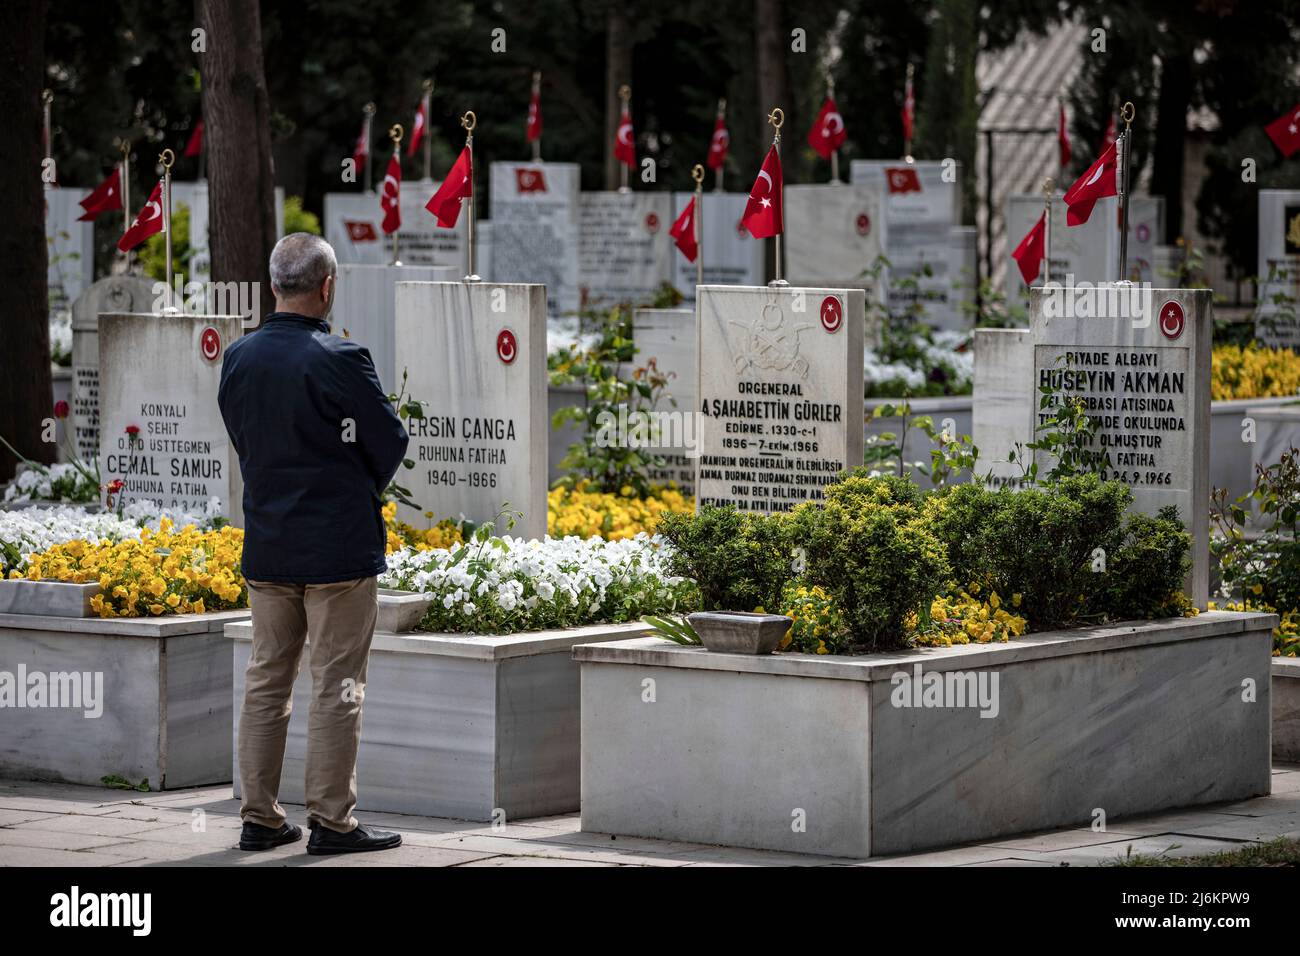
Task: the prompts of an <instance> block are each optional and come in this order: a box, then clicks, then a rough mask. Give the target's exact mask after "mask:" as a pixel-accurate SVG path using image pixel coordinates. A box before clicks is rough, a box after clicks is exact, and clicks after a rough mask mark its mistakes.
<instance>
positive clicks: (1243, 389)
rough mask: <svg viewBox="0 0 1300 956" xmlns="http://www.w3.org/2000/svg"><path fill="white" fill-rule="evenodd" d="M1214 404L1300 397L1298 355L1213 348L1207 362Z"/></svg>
mask: <svg viewBox="0 0 1300 956" xmlns="http://www.w3.org/2000/svg"><path fill="white" fill-rule="evenodd" d="M1210 363H1211V365H1210V396H1211V398H1213V399H1214V400H1215V401H1226V400H1231V399H1241V398H1281V397H1284V396H1290V395H1298V394H1300V353H1296V352H1294V351H1292V350H1291V349H1282V348H1279V349H1271V348H1268V347H1266V346H1263V345H1260V344H1259V343H1258V342H1251V343H1250V344H1249V345H1245V346H1241V345H1216V346H1215V347H1214V350H1213V353H1212V356H1211V359H1210Z"/></svg>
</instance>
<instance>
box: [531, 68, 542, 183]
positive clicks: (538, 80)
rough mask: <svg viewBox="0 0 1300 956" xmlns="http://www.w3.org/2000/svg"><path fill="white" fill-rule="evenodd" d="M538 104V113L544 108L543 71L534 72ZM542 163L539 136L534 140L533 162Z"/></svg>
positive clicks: (534, 99) (534, 88)
mask: <svg viewBox="0 0 1300 956" xmlns="http://www.w3.org/2000/svg"><path fill="white" fill-rule="evenodd" d="M532 101H533V102H534V103H536V104H537V110H538V112H541V109H542V106H541V103H542V71H541V70H533V100H532ZM541 161H542V137H541V136H540V135H539V136H538V137H537V138H536V139H535V140H533V162H535V163H540V162H541Z"/></svg>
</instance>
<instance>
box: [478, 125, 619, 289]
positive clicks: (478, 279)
mask: <svg viewBox="0 0 1300 956" xmlns="http://www.w3.org/2000/svg"><path fill="white" fill-rule="evenodd" d="M460 125H461V126H463V127H465V148H466V149H467V150H469V175H470V184H469V221H468V223H467V224H466V233H467V234H466V236H465V241H466V242H467V243H468V244H469V275H467V276H466V277H465V281H466V282H479V281H480V279H479V276H478V273H476V272H475V271H474V127H475V126H477V125H478V117H477V116H475V115H474V111H473V110H466V111H465V115H464V116H462V117H461V118H460ZM624 168H626V167H624Z"/></svg>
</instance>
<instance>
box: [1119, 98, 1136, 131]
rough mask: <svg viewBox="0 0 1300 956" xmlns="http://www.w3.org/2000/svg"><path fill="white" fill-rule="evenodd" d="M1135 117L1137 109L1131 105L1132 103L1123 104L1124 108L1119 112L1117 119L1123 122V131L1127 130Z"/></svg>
mask: <svg viewBox="0 0 1300 956" xmlns="http://www.w3.org/2000/svg"><path fill="white" fill-rule="evenodd" d="M1136 116H1137V108H1136V107H1135V106H1134V105H1133V101H1132V100H1130V101H1128V102H1127V103H1125V104H1124V106H1123V107H1122V108H1121V109H1120V111H1119V118H1120V119H1122V120H1123V121H1124V129H1125V130H1127V129H1128V128H1129V126H1130V125H1132V123H1133V119H1134V117H1136Z"/></svg>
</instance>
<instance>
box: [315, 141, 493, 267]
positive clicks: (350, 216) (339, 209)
mask: <svg viewBox="0 0 1300 956" xmlns="http://www.w3.org/2000/svg"><path fill="white" fill-rule="evenodd" d="M387 161H388V160H387V159H386V158H385V159H384V162H385V163H387ZM437 191H438V183H436V182H430V181H428V180H414V181H411V182H404V183H402V192H401V196H402V225H401V227H400V228H399V229H398V230H397V236H398V243H397V258H398V261H399V262H401V263H402V264H403V265H408V266H445V267H448V268H451V269H453V270H455V275H456V277H457V278H460V277H462V276H464V275H465V274H466V271H467V270H468V269H469V245H468V243H467V241H466V234H467V223H468V221H469V210H468V208H465V209H462V210H461V214H460V218H459V219H458V220H457V221H456V227H455V228H454V229H442V228H439V226H438V221H437V220H436V219H435V218H434V217H433V215H432V214H431V213H430V212H429V210H427V209H425V208H424V207H425V204H426V203H428V201H429V200H430V199H432V198H433V194H434V193H435V192H437ZM383 218H384V217H383V212H382V211H381V210H380V208H379V193H377V192H374V193H363V192H356V193H326V194H325V217H324V221H323V222H322V223H321V226H322V228H324V230H325V240H326V241H327V242H328V243H329V244H330V245H331V246H333V247H334V252H335V255H337V256H338V260H339V262H357V263H366V264H369V265H386V264H388V263H390V262H392V261H393V237H392V236H386V235H384V232H383V230H382V229H381V228H380V226H381V224H382V223H383Z"/></svg>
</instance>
